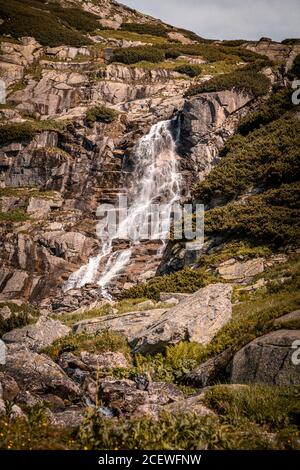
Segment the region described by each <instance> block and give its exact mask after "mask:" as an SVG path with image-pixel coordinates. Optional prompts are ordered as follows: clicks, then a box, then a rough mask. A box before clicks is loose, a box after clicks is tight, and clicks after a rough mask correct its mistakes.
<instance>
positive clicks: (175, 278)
mask: <svg viewBox="0 0 300 470" xmlns="http://www.w3.org/2000/svg"><path fill="white" fill-rule="evenodd" d="M213 281H214V278H213V277H212V276H210V275H209V274H208V273H207V272H205V270H203V269H196V270H193V269H191V268H185V269H183V270H181V271H177V272H175V273H172V274H167V275H165V276H157V277H154V278H153V279H150V280H149V281H148V282H146V283H144V284H139V285H138V286H136V287H132V288H131V289H128V290H126V291H124V294H123V296H124V297H126V298H130V297H133V298H140V297H147V298H148V299H153V300H158V299H159V294H160V293H161V292H186V293H192V292H195V291H196V290H198V289H200V288H201V287H204V286H206V285H207V284H209V283H211V282H213Z"/></svg>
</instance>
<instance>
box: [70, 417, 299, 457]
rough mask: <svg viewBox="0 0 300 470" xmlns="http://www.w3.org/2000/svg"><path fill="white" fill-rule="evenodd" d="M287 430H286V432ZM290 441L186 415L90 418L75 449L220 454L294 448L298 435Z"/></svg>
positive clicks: (254, 428)
mask: <svg viewBox="0 0 300 470" xmlns="http://www.w3.org/2000/svg"><path fill="white" fill-rule="evenodd" d="M290 429H291V428H289V429H288V431H290ZM292 433H293V434H292V435H290V436H289V437H290V441H289V440H288V439H287V438H286V439H284V437H281V438H280V440H279V442H278V440H277V439H274V440H273V441H272V440H270V439H269V437H268V436H267V435H266V433H264V432H263V429H260V428H259V427H258V426H257V425H255V424H254V423H251V422H250V421H249V420H247V421H246V422H240V423H239V426H235V427H234V426H232V425H229V424H228V423H226V422H224V423H222V422H220V421H219V419H218V418H217V417H197V416H195V415H193V414H192V413H190V414H185V415H176V416H174V415H171V414H167V413H164V414H161V415H160V417H159V420H157V421H156V420H153V419H151V418H148V417H143V418H139V419H138V418H135V419H134V418H131V419H127V420H126V419H124V418H120V419H116V420H107V419H105V418H101V417H99V416H97V415H96V414H91V415H90V416H89V417H88V418H87V419H86V422H85V423H84V425H83V426H82V427H81V430H80V433H79V439H78V441H79V444H80V445H79V447H80V448H85V449H87V450H104V449H114V450H119V449H122V450H132V449H140V450H157V449H162V450H178V449H181V450H201V449H206V450H211V449H215V450H221V449H224V450H225V449H260V450H261V449H276V448H281V449H285V448H297V441H296V439H297V438H298V433H297V430H295V429H294V428H292Z"/></svg>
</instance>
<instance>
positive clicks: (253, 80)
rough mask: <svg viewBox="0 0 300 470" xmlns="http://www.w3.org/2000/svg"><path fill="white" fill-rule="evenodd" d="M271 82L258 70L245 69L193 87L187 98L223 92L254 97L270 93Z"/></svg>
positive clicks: (187, 93)
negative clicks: (243, 92) (237, 92)
mask: <svg viewBox="0 0 300 470" xmlns="http://www.w3.org/2000/svg"><path fill="white" fill-rule="evenodd" d="M269 88H270V80H269V79H268V78H267V77H266V76H265V75H262V74H261V73H260V72H258V71H257V70H256V69H250V68H245V69H242V70H235V71H234V72H231V73H228V74H225V75H220V76H216V77H214V78H212V79H211V80H208V81H207V82H204V83H199V84H197V85H192V86H191V87H190V89H189V90H188V91H187V92H186V96H187V97H188V96H195V95H198V94H200V93H211V92H214V91H222V90H231V89H235V90H240V91H246V92H248V93H251V94H252V95H253V96H254V97H258V96H262V95H265V94H266V93H268V91H269Z"/></svg>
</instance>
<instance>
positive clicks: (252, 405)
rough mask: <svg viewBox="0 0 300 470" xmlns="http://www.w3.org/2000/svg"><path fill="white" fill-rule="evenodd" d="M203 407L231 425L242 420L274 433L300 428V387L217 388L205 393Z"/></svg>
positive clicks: (225, 386) (254, 386)
mask: <svg viewBox="0 0 300 470" xmlns="http://www.w3.org/2000/svg"><path fill="white" fill-rule="evenodd" d="M205 404H206V405H207V406H208V407H209V408H211V409H213V410H214V411H215V412H216V413H218V415H221V416H222V418H223V419H224V420H226V421H227V422H229V423H230V424H232V425H238V424H239V423H240V422H241V420H243V419H244V420H249V421H251V422H254V423H256V424H259V425H265V426H267V427H268V431H273V432H274V431H280V430H281V429H283V428H286V427H287V426H290V425H292V426H294V425H295V424H298V426H299V425H300V387H292V386H291V387H274V386H267V385H261V384H259V385H251V386H245V387H234V386H230V385H229V386H227V385H217V386H215V387H213V388H211V389H210V390H208V391H207V392H206V394H205ZM292 431H294V433H296V432H297V429H296V428H295V429H294V430H292Z"/></svg>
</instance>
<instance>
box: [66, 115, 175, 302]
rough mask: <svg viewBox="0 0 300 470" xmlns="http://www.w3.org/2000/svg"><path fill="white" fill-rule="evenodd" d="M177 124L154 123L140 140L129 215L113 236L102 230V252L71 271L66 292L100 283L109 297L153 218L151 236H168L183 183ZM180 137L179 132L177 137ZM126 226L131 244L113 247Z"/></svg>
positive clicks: (157, 238) (135, 162) (153, 237)
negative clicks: (159, 207)
mask: <svg viewBox="0 0 300 470" xmlns="http://www.w3.org/2000/svg"><path fill="white" fill-rule="evenodd" d="M173 124H174V120H171V121H162V122H159V123H158V124H155V125H153V126H152V128H151V130H150V132H149V134H147V135H145V136H143V137H142V138H141V139H140V140H139V142H138V144H137V146H136V148H135V154H134V155H135V160H134V171H133V174H132V181H133V189H132V191H131V194H130V199H131V203H130V206H129V209H128V211H127V214H126V217H125V218H124V219H123V221H122V222H121V223H120V224H119V226H118V227H117V229H116V231H115V233H114V234H113V235H112V236H109V235H108V234H107V233H106V232H104V231H103V232H102V236H101V241H102V250H101V252H100V253H99V254H98V255H97V256H95V257H92V258H90V260H89V262H88V263H87V264H86V265H85V266H82V267H81V268H80V269H79V270H78V271H76V272H74V273H73V274H71V276H70V277H69V279H68V281H67V282H66V283H65V285H64V286H63V289H64V291H65V292H66V291H68V290H70V289H74V288H81V287H83V286H84V285H86V284H89V283H96V284H98V285H99V286H100V287H101V290H102V294H103V295H104V296H106V297H109V294H108V292H107V288H108V287H109V284H110V282H111V281H112V279H114V278H115V277H117V276H118V274H120V273H121V272H122V270H123V268H124V267H125V266H126V265H127V264H128V263H129V261H130V258H131V255H132V249H133V246H135V245H138V244H140V243H141V240H143V233H145V231H146V233H147V228H148V225H149V220H152V234H151V238H152V239H156V240H162V241H163V240H166V238H167V236H168V233H169V229H170V224H171V214H172V206H173V204H174V202H175V201H177V200H178V199H179V197H180V186H181V184H180V183H181V181H180V180H181V178H180V174H179V172H178V168H177V159H178V156H177V153H176V137H175V138H174V136H173V132H172V127H173ZM178 129H179V126H178ZM178 132H179V130H178ZM178 137H179V136H178V135H177V139H178ZM157 204H163V215H162V216H161V218H160V220H159V219H157V220H155V217H156V216H155V213H154V207H155V205H157ZM153 221H154V222H153ZM124 230H127V232H129V233H130V240H131V243H130V246H129V248H126V249H123V250H118V251H113V242H114V240H118V239H123V238H124V236H123V234H124ZM153 232H154V233H153ZM103 260H105V268H104V270H103V271H102V273H100V274H99V266H100V263H101V262H103Z"/></svg>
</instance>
